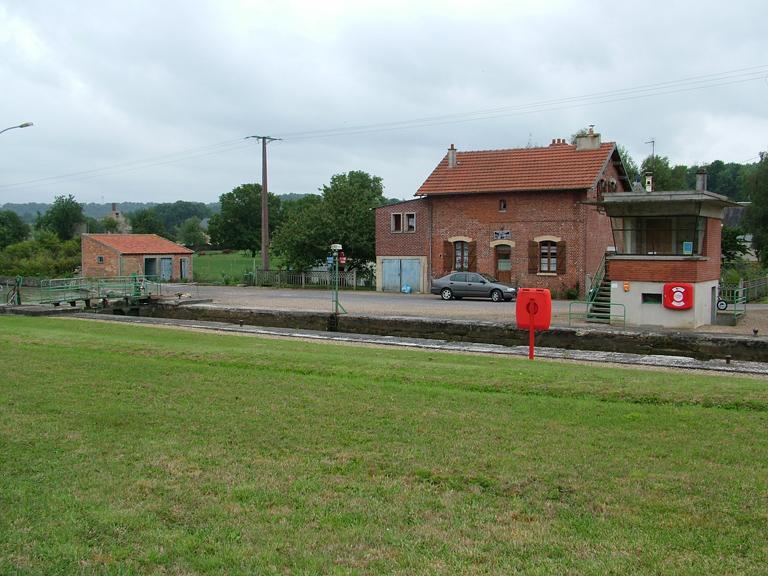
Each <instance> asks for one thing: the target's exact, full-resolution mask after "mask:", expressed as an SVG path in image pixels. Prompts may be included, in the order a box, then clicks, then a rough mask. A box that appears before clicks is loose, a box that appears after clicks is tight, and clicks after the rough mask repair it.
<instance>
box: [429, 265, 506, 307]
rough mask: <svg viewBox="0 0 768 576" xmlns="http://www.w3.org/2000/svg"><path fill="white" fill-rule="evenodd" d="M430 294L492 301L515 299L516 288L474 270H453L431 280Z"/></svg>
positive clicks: (449, 297)
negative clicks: (451, 272)
mask: <svg viewBox="0 0 768 576" xmlns="http://www.w3.org/2000/svg"><path fill="white" fill-rule="evenodd" d="M432 294H439V295H440V297H441V298H442V299H443V300H450V299H451V298H456V299H457V300H458V299H460V298H490V299H491V300H493V301H494V302H502V301H504V300H515V299H516V298H517V289H516V288H515V287H514V286H512V285H510V284H504V283H503V282H498V281H497V280H496V279H495V278H493V277H491V276H488V275H486V274H477V273H476V272H454V273H453V274H448V275H447V276H443V277H442V278H438V279H437V280H432Z"/></svg>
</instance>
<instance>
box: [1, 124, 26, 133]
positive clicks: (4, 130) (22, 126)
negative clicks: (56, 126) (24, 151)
mask: <svg viewBox="0 0 768 576" xmlns="http://www.w3.org/2000/svg"><path fill="white" fill-rule="evenodd" d="M30 126H34V124H32V122H24V123H23V124H19V125H18V126H11V127H10V128H3V129H2V130H0V134H2V133H3V132H7V131H8V130H13V129H14V128H29V127H30Z"/></svg>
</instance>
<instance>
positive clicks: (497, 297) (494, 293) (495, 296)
mask: <svg viewBox="0 0 768 576" xmlns="http://www.w3.org/2000/svg"><path fill="white" fill-rule="evenodd" d="M491 300H493V301H494V302H501V301H502V300H504V294H502V293H501V290H491Z"/></svg>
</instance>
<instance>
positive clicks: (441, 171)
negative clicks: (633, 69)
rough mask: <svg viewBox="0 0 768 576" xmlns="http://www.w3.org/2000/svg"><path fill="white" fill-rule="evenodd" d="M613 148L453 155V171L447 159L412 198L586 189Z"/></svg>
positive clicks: (560, 146) (558, 145)
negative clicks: (454, 159)
mask: <svg viewBox="0 0 768 576" xmlns="http://www.w3.org/2000/svg"><path fill="white" fill-rule="evenodd" d="M614 149H615V144H614V143H613V142H606V143H604V144H601V145H600V147H599V148H595V149H594V150H576V146H573V145H571V144H567V143H565V142H564V141H560V142H555V143H553V144H551V145H550V146H547V147H545V148H512V149H508V150H481V151H477V152H457V153H456V161H457V165H456V166H455V167H453V168H448V155H447V154H446V155H445V157H444V158H443V159H442V160H441V161H440V164H438V165H437V168H435V169H434V171H433V172H432V174H430V175H429V178H427V179H426V181H425V182H424V184H422V185H421V188H419V190H418V191H417V192H416V195H417V196H429V195H437V194H470V193H476V192H515V191H518V192H522V191H527V190H582V189H588V188H591V187H592V186H593V185H594V184H595V182H596V181H597V178H598V175H599V174H600V172H601V171H602V170H603V168H604V167H605V165H606V163H607V162H608V160H609V159H610V156H611V154H612V152H613V150H614Z"/></svg>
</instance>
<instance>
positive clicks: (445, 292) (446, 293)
mask: <svg viewBox="0 0 768 576" xmlns="http://www.w3.org/2000/svg"><path fill="white" fill-rule="evenodd" d="M440 298H442V299H443V300H450V299H451V298H453V292H451V289H450V288H443V289H442V290H440Z"/></svg>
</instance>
